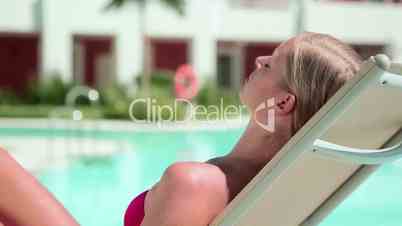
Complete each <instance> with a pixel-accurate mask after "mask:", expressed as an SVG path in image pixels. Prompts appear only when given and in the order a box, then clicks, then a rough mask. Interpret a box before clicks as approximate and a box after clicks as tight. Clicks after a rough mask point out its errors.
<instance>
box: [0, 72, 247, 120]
mask: <svg viewBox="0 0 402 226" xmlns="http://www.w3.org/2000/svg"><path fill="white" fill-rule="evenodd" d="M49 78H51V79H48V80H45V81H37V82H32V83H31V84H30V86H29V89H28V90H27V92H26V93H24V94H23V95H15V94H14V93H12V92H11V91H8V90H4V89H1V90H0V117H19V118H43V117H48V116H49V114H50V112H51V111H53V110H54V109H56V108H59V107H61V106H63V105H64V100H65V97H66V95H67V93H68V91H69V90H70V89H71V88H72V87H73V86H74V84H73V83H68V82H64V81H63V80H62V79H60V76H57V75H52V76H49ZM173 78H174V76H173V74H172V73H166V72H156V73H154V74H153V75H152V79H151V86H150V88H151V92H150V98H152V99H154V100H155V102H153V103H152V106H153V108H151V109H147V106H146V105H144V104H136V105H135V107H134V108H133V109H132V115H133V116H134V117H135V118H136V119H142V120H144V119H149V120H151V121H158V120H167V119H169V118H170V116H171V115H170V113H171V112H168V111H162V112H161V114H155V112H154V111H153V110H154V109H157V108H159V107H161V106H166V105H167V106H170V107H172V108H174V104H175V95H174V92H173ZM141 79H142V76H139V77H137V79H136V83H137V84H136V85H135V84H131V86H132V87H135V86H136V87H141V86H140V84H141ZM129 87H130V85H128V86H124V85H121V84H117V83H112V84H109V85H108V86H107V87H103V88H102V89H100V90H99V93H100V105H99V106H97V107H90V106H89V105H88V103H87V101H79V102H78V106H79V109H80V110H82V111H83V112H84V117H86V118H101V117H102V118H107V119H130V114H129V110H130V109H129V108H130V104H131V103H132V101H133V100H137V99H138V98H147V97H146V96H145V95H146V94H145V93H144V91H143V90H142V89H141V88H137V89H135V91H134V92H133V90H130V89H133V88H129ZM221 101H223V107H226V106H228V105H235V106H239V105H240V100H239V96H238V93H237V92H235V91H233V90H228V89H222V88H219V87H217V86H216V85H215V83H214V82H213V81H209V82H206V83H204V85H203V87H202V88H201V89H200V91H199V93H198V95H197V96H196V97H195V98H194V100H193V101H192V102H193V103H195V104H197V105H204V106H212V105H214V106H220V104H221ZM172 113H173V114H175V115H176V116H177V119H178V120H182V119H184V117H185V114H186V106H185V104H183V103H179V104H178V105H177V108H174V112H172ZM69 116H70V115H69V113H68V111H67V113H66V116H63V117H69ZM149 116H155V117H151V118H149ZM217 118H219V116H217Z"/></svg>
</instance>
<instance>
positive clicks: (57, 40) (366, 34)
mask: <svg viewBox="0 0 402 226" xmlns="http://www.w3.org/2000/svg"><path fill="white" fill-rule="evenodd" d="M230 1H231V0H219V1H208V3H206V1H205V0H188V1H187V5H186V10H185V11H186V13H185V15H184V16H179V15H177V13H176V12H175V11H174V10H172V9H167V8H166V6H164V5H161V4H159V3H157V1H154V2H151V3H150V4H149V5H148V7H147V9H146V16H145V22H146V23H145V25H146V26H145V28H146V29H145V32H146V34H147V35H148V36H151V37H155V38H157V37H163V38H173V39H174V38H186V39H188V40H191V42H190V43H191V47H190V48H191V63H192V64H193V65H194V67H195V69H196V71H197V73H198V74H199V75H201V76H206V77H209V76H214V75H215V74H216V70H217V69H216V55H217V49H216V48H217V41H246V42H253V41H254V42H281V41H284V40H286V39H288V38H289V37H290V36H293V35H294V34H295V32H296V24H297V15H296V13H297V5H296V4H295V2H296V1H290V2H291V4H290V5H289V7H288V8H287V9H278V10H274V9H273V10H267V9H247V8H237V7H236V8H234V7H233V6H232V5H231V4H229V2H230ZM304 2H305V7H304V8H305V13H304V15H305V18H304V23H305V29H306V30H309V31H315V32H323V33H329V34H332V35H334V36H336V37H338V38H340V39H342V40H344V41H347V42H351V43H366V44H370V43H373V44H377V43H381V44H382V43H386V44H389V45H391V46H392V47H393V48H394V49H395V51H393V54H394V57H395V58H401V59H402V30H401V29H399V28H398V23H399V21H402V7H395V6H387V5H384V4H375V3H359V2H357V3H341V2H329V1H316V0H304ZM40 3H41V4H40ZM107 3H108V0H85V1H83V0H13V1H1V3H0V15H1V20H0V31H11V32H33V31H38V32H42V54H41V55H42V56H41V57H42V71H44V72H53V71H57V72H60V73H61V74H62V75H63V76H64V78H65V79H71V78H72V69H73V63H72V54H73V45H72V44H73V43H72V37H73V35H74V34H83V35H89V34H94V35H112V36H114V37H115V50H116V62H117V65H116V68H117V69H116V70H117V72H116V73H117V75H118V76H119V79H120V80H121V81H123V82H131V81H132V80H133V76H134V75H136V74H138V73H139V72H141V70H142V65H143V63H142V53H143V43H142V39H141V33H140V27H139V23H140V18H139V15H138V10H137V7H136V5H135V4H128V5H126V6H125V7H123V8H121V9H119V10H115V11H113V10H112V11H107V12H105V11H103V8H104V6H105V5H106V4H107ZM39 5H41V7H42V8H41V10H40V7H38V6H39ZM41 21H42V23H41Z"/></svg>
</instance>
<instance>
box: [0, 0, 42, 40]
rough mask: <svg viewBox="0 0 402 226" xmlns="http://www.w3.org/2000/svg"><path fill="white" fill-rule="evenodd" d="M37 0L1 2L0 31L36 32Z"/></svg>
mask: <svg viewBox="0 0 402 226" xmlns="http://www.w3.org/2000/svg"><path fill="white" fill-rule="evenodd" d="M39 2H40V1H39V0H12V1H6V0H3V1H1V3H0V17H1V19H0V31H3V32H4V31H8V32H35V31H38V26H37V24H36V23H37V21H39V20H40V18H39V16H40V11H38V8H39V7H38V4H39Z"/></svg>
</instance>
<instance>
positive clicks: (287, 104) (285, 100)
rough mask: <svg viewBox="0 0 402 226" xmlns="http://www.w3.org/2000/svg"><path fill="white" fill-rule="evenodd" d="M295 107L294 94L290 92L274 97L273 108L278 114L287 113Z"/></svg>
mask: <svg viewBox="0 0 402 226" xmlns="http://www.w3.org/2000/svg"><path fill="white" fill-rule="evenodd" d="M295 108H296V96H295V95H293V94H291V93H285V94H281V95H279V96H277V97H276V99H275V110H276V112H277V113H278V114H279V115H288V114H290V113H292V112H293V111H294V110H295Z"/></svg>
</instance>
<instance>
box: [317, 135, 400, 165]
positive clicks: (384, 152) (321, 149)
mask: <svg viewBox="0 0 402 226" xmlns="http://www.w3.org/2000/svg"><path fill="white" fill-rule="evenodd" d="M313 145H314V149H313V152H315V153H317V154H320V155H323V156H327V157H332V158H336V159H338V160H341V161H349V162H353V163H357V164H365V165H377V164H383V163H386V162H392V161H395V160H397V159H399V158H402V143H399V144H397V145H394V146H391V147H387V148H382V149H359V148H351V147H346V146H342V145H337V144H333V143H330V142H327V141H323V140H316V141H315V142H314V144H313Z"/></svg>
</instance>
